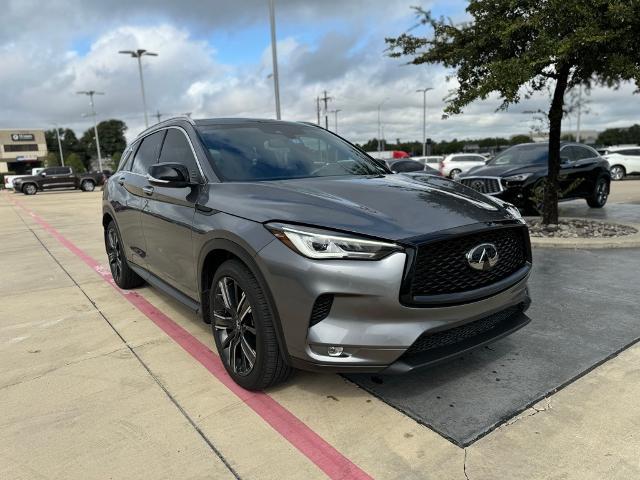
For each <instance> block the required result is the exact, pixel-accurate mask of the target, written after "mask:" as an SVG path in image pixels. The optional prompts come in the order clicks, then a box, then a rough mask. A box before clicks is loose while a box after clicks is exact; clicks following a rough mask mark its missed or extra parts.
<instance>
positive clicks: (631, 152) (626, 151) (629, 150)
mask: <svg viewBox="0 0 640 480" xmlns="http://www.w3.org/2000/svg"><path fill="white" fill-rule="evenodd" d="M612 153H619V154H620V155H631V156H635V155H640V149H636V148H626V149H624V150H617V151H615V152H612Z"/></svg>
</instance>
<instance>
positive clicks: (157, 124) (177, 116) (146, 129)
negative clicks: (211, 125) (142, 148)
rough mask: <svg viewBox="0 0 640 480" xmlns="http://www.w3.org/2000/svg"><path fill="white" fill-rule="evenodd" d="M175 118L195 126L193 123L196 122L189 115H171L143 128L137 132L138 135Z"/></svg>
mask: <svg viewBox="0 0 640 480" xmlns="http://www.w3.org/2000/svg"><path fill="white" fill-rule="evenodd" d="M175 120H186V121H187V122H189V123H190V124H191V125H193V126H194V127H195V125H196V122H195V121H194V120H193V118H191V117H190V116H188V115H175V116H173V117H171V118H167V119H166V120H163V121H161V122H158V123H154V124H153V125H151V126H150V127H147V128H145V129H144V130H142V131H141V132H140V133H139V134H138V136H140V135H142V134H144V133H147V132H148V131H150V130H153V129H154V128H158V127H162V126H164V125H165V124H167V123H169V122H173V121H175Z"/></svg>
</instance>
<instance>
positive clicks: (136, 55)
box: [118, 48, 158, 128]
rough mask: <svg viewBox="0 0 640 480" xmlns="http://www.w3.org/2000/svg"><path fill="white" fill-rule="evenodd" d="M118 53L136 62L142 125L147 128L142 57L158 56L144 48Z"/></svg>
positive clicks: (147, 119)
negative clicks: (134, 59)
mask: <svg viewBox="0 0 640 480" xmlns="http://www.w3.org/2000/svg"><path fill="white" fill-rule="evenodd" d="M118 53H122V54H124V55H131V57H132V58H136V59H137V60H138V72H139V73H140V90H141V91H142V108H143V109H144V125H145V127H147V128H149V116H148V115H147V98H146V97H145V94H144V78H143V77H142V57H143V56H150V57H157V56H158V54H157V53H153V52H148V51H147V50H145V49H144V48H139V49H137V50H120V51H119V52H118Z"/></svg>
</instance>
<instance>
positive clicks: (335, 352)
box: [327, 347, 344, 357]
mask: <svg viewBox="0 0 640 480" xmlns="http://www.w3.org/2000/svg"><path fill="white" fill-rule="evenodd" d="M343 350H344V348H342V347H328V348H327V354H328V355H329V356H330V357H339V356H340V355H342V352H343Z"/></svg>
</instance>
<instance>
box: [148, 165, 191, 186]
mask: <svg viewBox="0 0 640 480" xmlns="http://www.w3.org/2000/svg"><path fill="white" fill-rule="evenodd" d="M149 183H150V184H151V185H155V186H157V187H166V188H184V187H188V186H189V185H191V182H190V181H189V171H188V170H187V167H185V166H184V165H182V164H180V163H158V164H157V165H152V166H151V167H149Z"/></svg>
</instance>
